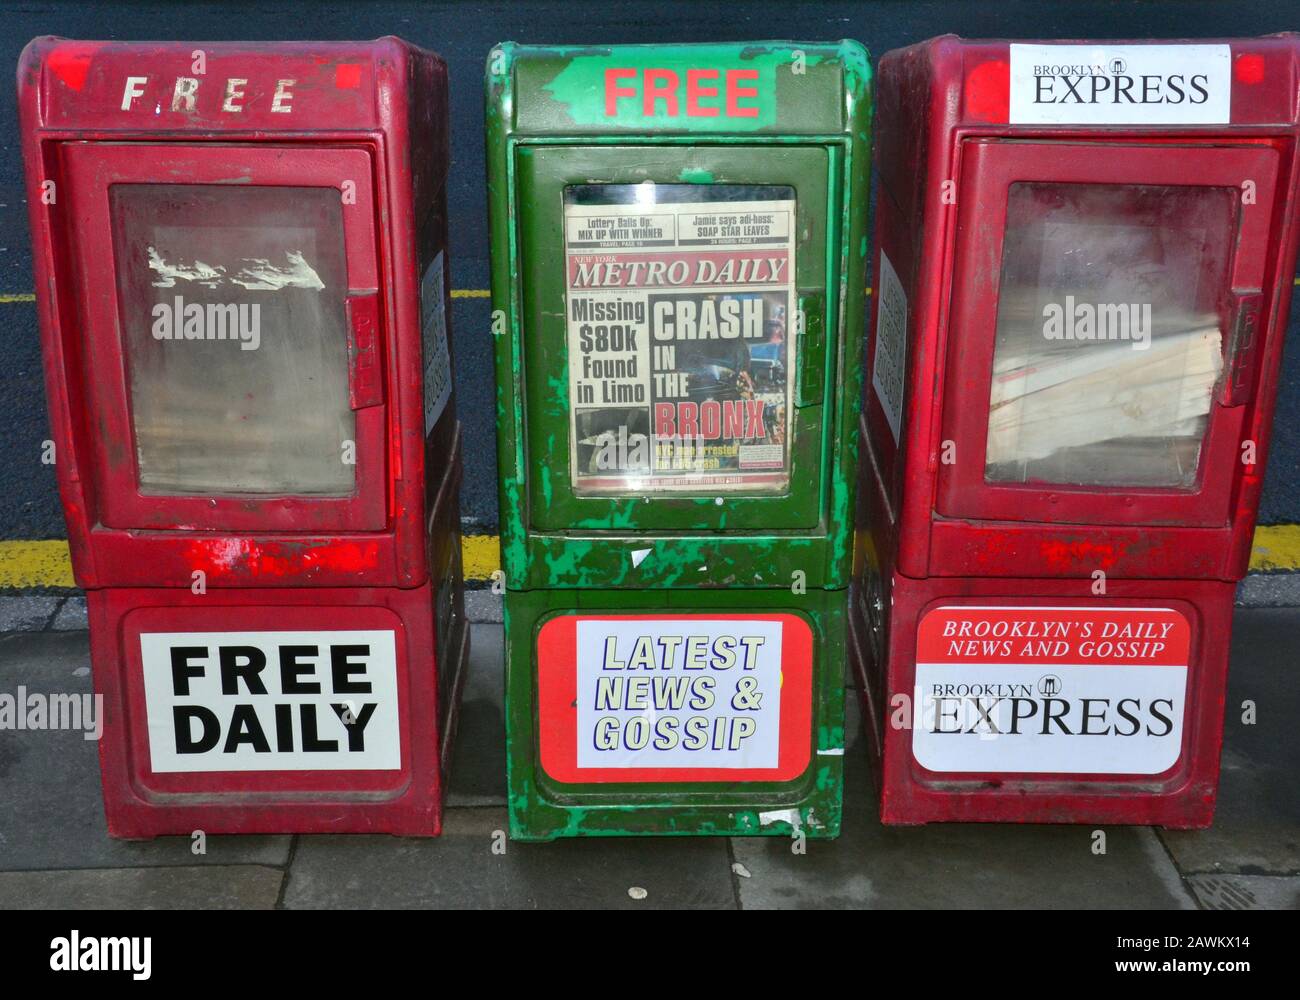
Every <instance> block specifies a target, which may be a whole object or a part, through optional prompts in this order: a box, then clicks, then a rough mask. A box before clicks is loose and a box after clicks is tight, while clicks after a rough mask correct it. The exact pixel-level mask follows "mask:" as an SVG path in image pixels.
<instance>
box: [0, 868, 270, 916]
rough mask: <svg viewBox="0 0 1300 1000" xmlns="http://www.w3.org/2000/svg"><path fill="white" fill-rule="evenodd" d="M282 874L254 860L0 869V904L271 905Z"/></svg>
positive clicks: (11, 907) (193, 907)
mask: <svg viewBox="0 0 1300 1000" xmlns="http://www.w3.org/2000/svg"><path fill="white" fill-rule="evenodd" d="M283 879H284V873H283V872H282V871H280V870H279V869H276V868H263V867H261V866H258V865H235V866H232V867H220V868H218V867H204V868H182V867H176V866H173V867H168V868H111V869H92V870H82V871H46V872H0V909H3V910H45V909H60V910H270V909H274V908H275V904H276V900H277V899H278V898H279V896H280V884H281V882H282V881H283Z"/></svg>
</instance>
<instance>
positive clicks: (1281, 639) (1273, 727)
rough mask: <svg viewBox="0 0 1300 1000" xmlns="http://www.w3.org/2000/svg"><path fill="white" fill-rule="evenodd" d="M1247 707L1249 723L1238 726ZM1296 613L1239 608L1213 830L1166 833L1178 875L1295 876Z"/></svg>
mask: <svg viewBox="0 0 1300 1000" xmlns="http://www.w3.org/2000/svg"><path fill="white" fill-rule="evenodd" d="M1246 702H1250V703H1252V704H1253V708H1254V718H1255V721H1254V723H1253V724H1247V723H1246V722H1245V721H1243V719H1244V717H1245V713H1246V712H1247V711H1248V710H1249V708H1250V706H1249V705H1246V704H1245V703H1246ZM1297 720H1300V613H1297V611H1296V610H1295V609H1294V608H1239V609H1238V610H1237V614H1236V617H1235V620H1234V622H1233V635H1232V660H1231V666H1230V667H1229V671H1228V698H1227V711H1226V717H1225V720H1224V743H1225V749H1224V753H1223V774H1222V777H1221V779H1220V782H1219V801H1218V807H1217V809H1216V810H1215V816H1214V825H1213V826H1212V827H1210V829H1208V830H1190V831H1180V830H1165V831H1161V838H1162V839H1163V840H1164V842H1165V845H1166V846H1167V847H1168V848H1169V852H1170V853H1171V854H1172V855H1173V857H1174V860H1175V861H1176V862H1177V863H1178V867H1179V868H1180V869H1181V870H1182V871H1183V872H1185V873H1198V872H1205V873H1214V874H1219V873H1223V872H1235V873H1238V874H1244V875H1300V727H1298V726H1297Z"/></svg>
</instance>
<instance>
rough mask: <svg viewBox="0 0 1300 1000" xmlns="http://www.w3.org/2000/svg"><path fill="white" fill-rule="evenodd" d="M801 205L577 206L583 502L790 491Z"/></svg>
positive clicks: (578, 437)
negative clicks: (600, 497) (602, 497)
mask: <svg viewBox="0 0 1300 1000" xmlns="http://www.w3.org/2000/svg"><path fill="white" fill-rule="evenodd" d="M793 195H794V192H793V190H792V189H791V188H788V187H783V186H782V187H752V186H738V185H721V184H718V185H690V184H670V185H655V184H649V183H646V184H637V185H613V184H610V185H579V186H573V187H570V188H569V189H568V190H567V191H566V195H565V244H566V251H567V254H566V256H567V261H566V266H567V292H568V294H567V301H566V310H567V329H568V349H569V390H570V407H571V426H570V433H571V438H572V447H571V454H572V467H573V481H574V488H575V490H576V491H577V492H579V493H593V494H607V495H608V494H611V493H632V494H644V493H655V492H678V493H680V492H687V493H689V492H699V493H714V492H728V491H730V492H737V491H745V492H763V493H772V492H781V491H784V490H786V489H787V488H788V486H789V442H788V441H787V433H786V421H787V410H788V407H789V405H790V400H791V395H792V385H793V371H794V369H793V360H794V359H793V339H792V338H791V336H789V325H790V319H791V303H792V301H793V271H794V241H793V235H794V230H795V226H794V217H795V202H794V197H793Z"/></svg>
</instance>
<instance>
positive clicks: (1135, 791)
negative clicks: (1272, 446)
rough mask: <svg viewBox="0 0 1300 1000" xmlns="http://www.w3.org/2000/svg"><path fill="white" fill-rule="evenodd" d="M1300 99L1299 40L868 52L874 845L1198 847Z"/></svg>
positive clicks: (1269, 359) (1261, 420) (863, 509)
mask: <svg viewBox="0 0 1300 1000" xmlns="http://www.w3.org/2000/svg"><path fill="white" fill-rule="evenodd" d="M1298 84H1300V42H1298V40H1297V38H1296V36H1293V35H1279V36H1274V37H1270V38H1259V39H1233V40H1221V39H1220V40H1206V41H1198V42H1195V43H1191V42H1172V41H1171V42H1007V41H987V42H985V41H980V42H967V41H963V40H962V39H958V38H954V37H951V36H949V37H943V38H936V39H932V40H930V41H928V42H923V43H920V44H918V45H914V46H912V47H910V48H907V49H901V50H898V51H895V52H890V53H886V55H885V56H884V57H882V59H881V60H880V67H879V76H878V88H879V89H878V106H877V114H878V116H879V117H878V124H879V126H880V128H879V138H878V145H877V150H876V162H877V165H878V168H879V171H880V178H881V191H882V196H881V198H880V199H879V200H878V208H877V217H876V243H875V280H874V282H873V285H874V288H875V305H874V308H873V310H872V312H873V316H872V330H871V335H870V342H869V346H868V357H867V365H868V386H867V397H866V405H865V408H864V413H863V419H862V433H863V439H864V442H865V448H864V455H863V461H862V463H861V474H862V488H861V489H860V491H859V515H858V516H859V532H858V543H859V544H858V553H857V554H858V559H857V569H856V578H857V581H858V582H857V600H856V601H855V602H854V603H853V622H852V627H853V630H854V635H855V641H854V642H853V643H851V646H852V649H853V658H854V661H855V664H856V667H857V670H858V673H859V676H860V677H861V679H862V681H863V685H862V693H863V696H864V699H865V702H864V703H865V705H866V714H867V720H868V728H869V732H870V735H871V740H870V745H871V748H872V758H873V761H874V762H875V765H876V767H875V769H876V774H877V777H878V785H879V791H880V799H881V814H882V817H883V818H884V820H885V821H886V822H890V823H921V822H928V821H935V820H957V819H960V820H989V821H1005V820H1013V821H1014V820H1020V821H1025V822H1045V821H1046V822H1051V821H1060V822H1140V823H1160V824H1164V825H1167V826H1173V827H1201V826H1206V825H1208V824H1209V823H1210V821H1211V819H1212V817H1213V810H1214V799H1215V793H1216V789H1217V782H1218V769H1219V750H1220V746H1221V742H1222V733H1223V718H1224V696H1225V688H1226V673H1227V655H1228V636H1229V633H1230V630H1231V620H1232V600H1233V592H1234V586H1235V582H1236V581H1237V580H1239V579H1240V578H1241V577H1242V575H1244V573H1245V570H1246V567H1247V563H1248V559H1249V554H1250V548H1251V537H1252V534H1253V532H1254V527H1255V515H1256V510H1257V507H1258V499H1259V491H1260V487H1261V484H1262V482H1263V475H1264V463H1265V460H1266V457H1267V452H1268V443H1269V435H1270V428H1271V422H1272V414H1273V404H1274V400H1275V398H1276V393H1277V384H1278V370H1279V364H1280V359H1281V351H1282V341H1283V335H1284V332H1285V328H1286V320H1287V312H1288V306H1289V302H1290V294H1291V287H1292V279H1293V276H1294V272H1295V261H1296V238H1297V229H1296V226H1295V220H1294V212H1293V211H1292V210H1291V206H1293V205H1294V204H1295V201H1296V198H1297V194H1298V183H1300V180H1298V178H1300V172H1298V170H1297V143H1298V141H1300V119H1298V118H1297V105H1296V101H1295V94H1296V89H1297V85H1298Z"/></svg>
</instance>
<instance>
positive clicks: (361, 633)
mask: <svg viewBox="0 0 1300 1000" xmlns="http://www.w3.org/2000/svg"><path fill="white" fill-rule="evenodd" d="M18 88H19V108H20V112H21V121H22V133H23V142H24V154H25V160H26V170H27V189H28V195H29V197H28V201H29V205H30V216H31V224H32V232H33V248H34V254H33V255H34V262H35V269H36V279H37V280H36V287H37V298H38V305H39V309H40V320H41V335H42V347H43V354H44V362H45V375H46V388H47V395H48V400H49V407H50V422H51V427H52V430H53V437H54V441H55V445H56V449H57V457H58V461H57V470H58V477H59V488H60V492H61V496H62V500H63V505H64V512H65V516H66V520H67V525H68V537H69V543H70V546H71V550H72V559H73V569H74V572H75V575H76V579H77V583H78V584H79V585H80V586H82V587H84V588H85V589H86V593H87V599H88V605H89V614H90V630H91V658H92V667H93V675H94V683H95V690H96V692H97V693H99V694H101V695H102V696H103V698H104V713H105V725H104V733H103V738H102V740H101V742H100V761H101V765H102V771H103V781H104V802H105V808H106V812H107V816H108V827H109V831H110V832H111V833H113V834H114V835H117V836H126V837H144V836H154V835H159V834H168V833H186V834H188V833H190V832H191V831H193V830H196V829H201V830H205V831H207V832H266V833H271V832H297V831H304V832H305V831H315V830H320V831H338V832H346V831H366V832H390V833H402V834H412V835H419V834H425V835H429V834H434V833H437V832H438V829H439V823H440V817H441V797H442V787H443V780H442V773H443V761H444V759H445V755H446V750H447V747H448V746H449V738H450V733H451V730H452V724H453V722H454V707H455V704H456V694H457V687H458V684H459V677H460V676H461V665H462V663H463V662H464V657H465V650H466V635H467V633H466V629H465V626H464V620H463V619H464V616H463V612H462V600H461V582H460V563H459V549H460V547H459V543H458V530H459V517H458V512H457V490H458V484H459V481H460V445H459V430H458V425H457V422H456V415H455V404H454V399H453V398H452V391H451V354H450V346H449V340H448V329H447V310H446V301H447V297H448V287H449V286H448V274H449V272H448V267H447V259H446V253H447V225H446V212H445V202H446V194H445V186H446V172H447V162H448V158H447V111H446V67H445V66H444V64H443V63H442V61H441V60H440V59H439V58H438V57H437V56H436V55H434V54H432V53H429V52H424V51H422V50H420V49H417V48H414V47H412V46H410V45H407V44H406V43H405V42H402V41H400V40H398V39H395V38H385V39H380V40H378V41H374V42H322V43H282V44H281V43H274V44H271V43H267V44H244V43H219V44H177V43H166V44H163V43H139V44H136V43H112V42H81V41H70V40H64V39H56V38H40V39H37V40H35V41H34V42H32V43H31V44H30V45H29V46H28V47H27V49H26V51H25V52H24V54H23V57H22V60H21V63H20V65H19V69H18Z"/></svg>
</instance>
